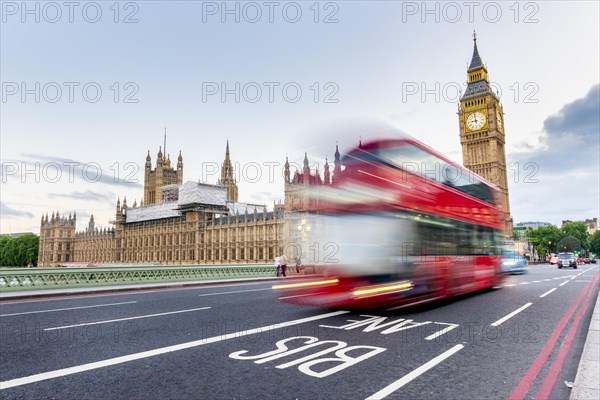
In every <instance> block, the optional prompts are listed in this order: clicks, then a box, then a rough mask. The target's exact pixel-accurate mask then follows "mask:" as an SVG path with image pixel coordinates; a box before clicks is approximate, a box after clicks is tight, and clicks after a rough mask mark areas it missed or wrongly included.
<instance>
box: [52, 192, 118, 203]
mask: <svg viewBox="0 0 600 400" xmlns="http://www.w3.org/2000/svg"><path fill="white" fill-rule="evenodd" d="M48 197H50V198H57V197H58V198H66V199H73V200H83V201H113V200H114V198H115V195H114V194H113V193H107V192H97V191H93V190H86V191H83V192H72V193H48Z"/></svg>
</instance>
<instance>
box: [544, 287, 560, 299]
mask: <svg viewBox="0 0 600 400" xmlns="http://www.w3.org/2000/svg"><path fill="white" fill-rule="evenodd" d="M556 289H557V288H553V289H550V290H548V291H547V292H546V293H544V294H542V295H540V297H546V296H548V295H549V294H550V293H552V292H554V291H555V290H556Z"/></svg>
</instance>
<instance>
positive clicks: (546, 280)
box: [544, 279, 552, 282]
mask: <svg viewBox="0 0 600 400" xmlns="http://www.w3.org/2000/svg"><path fill="white" fill-rule="evenodd" d="M551 280H552V279H544V282H548V281H551Z"/></svg>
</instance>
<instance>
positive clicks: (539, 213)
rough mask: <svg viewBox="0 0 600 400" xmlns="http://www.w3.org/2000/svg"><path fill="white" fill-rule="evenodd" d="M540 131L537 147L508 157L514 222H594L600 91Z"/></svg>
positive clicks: (566, 109) (598, 192)
mask: <svg viewBox="0 0 600 400" xmlns="http://www.w3.org/2000/svg"><path fill="white" fill-rule="evenodd" d="M543 127H544V128H543V132H542V135H541V137H540V146H539V147H535V148H533V149H523V148H522V149H520V150H519V152H518V153H514V152H513V153H511V154H509V155H508V160H507V161H508V171H507V173H508V179H509V187H510V200H511V207H512V211H513V214H514V215H515V216H516V221H515V222H518V221H520V220H542V221H543V220H546V221H551V222H553V223H555V224H557V223H560V221H561V220H563V219H572V220H578V219H585V218H591V217H596V216H598V212H599V209H598V204H599V196H600V189H599V188H598V181H599V180H600V161H599V154H600V142H599V140H600V86H599V85H598V84H596V85H594V86H592V88H591V89H590V90H589V91H588V93H587V94H586V95H585V96H584V97H582V98H580V99H577V100H575V101H573V102H571V103H568V104H565V105H564V106H563V107H562V108H561V109H560V110H559V111H558V112H557V113H556V114H553V115H550V116H548V117H547V118H546V119H545V120H544V123H543ZM509 134H510V133H509Z"/></svg>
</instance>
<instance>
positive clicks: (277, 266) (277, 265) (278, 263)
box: [275, 256, 281, 276]
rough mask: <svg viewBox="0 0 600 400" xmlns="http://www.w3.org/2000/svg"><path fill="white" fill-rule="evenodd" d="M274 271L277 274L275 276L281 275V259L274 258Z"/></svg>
mask: <svg viewBox="0 0 600 400" xmlns="http://www.w3.org/2000/svg"><path fill="white" fill-rule="evenodd" d="M275 271H276V272H277V276H279V274H280V273H281V257H280V256H277V257H275Z"/></svg>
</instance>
